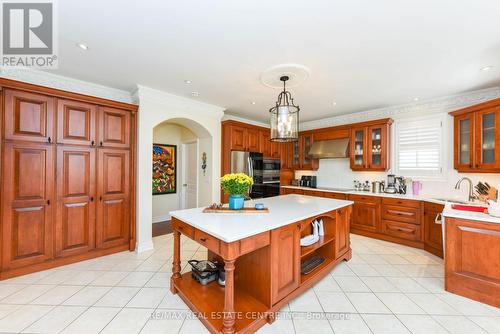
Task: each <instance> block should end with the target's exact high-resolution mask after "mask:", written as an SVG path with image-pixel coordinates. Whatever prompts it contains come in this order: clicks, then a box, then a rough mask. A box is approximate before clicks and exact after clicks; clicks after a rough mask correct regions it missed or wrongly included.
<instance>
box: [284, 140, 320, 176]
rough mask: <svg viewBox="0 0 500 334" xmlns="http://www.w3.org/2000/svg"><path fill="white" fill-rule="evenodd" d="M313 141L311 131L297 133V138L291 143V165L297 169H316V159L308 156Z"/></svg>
mask: <svg viewBox="0 0 500 334" xmlns="http://www.w3.org/2000/svg"><path fill="white" fill-rule="evenodd" d="M313 142H314V137H313V133H312V131H305V132H301V133H300V134H299V140H298V141H296V142H293V143H292V150H291V154H292V158H291V161H292V165H293V168H294V169H299V170H317V169H318V160H317V159H313V158H312V157H310V156H309V150H310V149H311V146H312V144H313Z"/></svg>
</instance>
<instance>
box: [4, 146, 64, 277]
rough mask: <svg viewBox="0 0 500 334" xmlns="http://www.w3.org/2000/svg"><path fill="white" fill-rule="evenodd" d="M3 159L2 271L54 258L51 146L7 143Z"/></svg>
mask: <svg viewBox="0 0 500 334" xmlns="http://www.w3.org/2000/svg"><path fill="white" fill-rule="evenodd" d="M3 149H4V156H3V161H2V169H3V182H2V271H6V270H12V269H16V268H22V267H26V266H30V265H34V264H38V263H43V262H45V261H47V260H50V259H51V258H52V257H53V252H52V250H53V243H52V240H53V235H52V228H53V225H52V215H53V206H54V204H55V201H54V196H53V192H54V189H53V177H54V169H53V168H54V165H53V158H52V157H53V147H52V145H49V144H40V143H6V144H4V146H3Z"/></svg>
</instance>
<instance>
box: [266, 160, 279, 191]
mask: <svg viewBox="0 0 500 334" xmlns="http://www.w3.org/2000/svg"><path fill="white" fill-rule="evenodd" d="M262 167H263V171H262V183H263V184H264V197H273V196H278V195H279V194H280V169H281V162H280V160H279V159H264V160H263V163H262Z"/></svg>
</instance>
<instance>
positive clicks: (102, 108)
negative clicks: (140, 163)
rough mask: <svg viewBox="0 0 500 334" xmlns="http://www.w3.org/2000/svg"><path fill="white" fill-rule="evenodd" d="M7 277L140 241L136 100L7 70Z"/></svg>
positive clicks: (1, 154) (3, 254) (3, 103)
mask: <svg viewBox="0 0 500 334" xmlns="http://www.w3.org/2000/svg"><path fill="white" fill-rule="evenodd" d="M0 108H1V118H0V122H1V124H0V131H1V150H0V158H1V166H0V181H1V185H0V188H1V193H0V196H1V198H0V202H1V205H0V211H1V212H0V217H1V224H0V240H1V246H0V259H1V260H0V279H4V278H8V277H13V276H18V275H23V274H26V273H30V272H34V271H38V270H43V269H47V268H51V267H55V266H59V265H63V264H67V263H71V262H76V261H80V260H84V259H88V258H93V257H97V256H102V255H105V254H110V253H113V252H118V251H123V250H133V249H134V247H135V169H134V165H135V163H134V162H135V155H136V152H135V140H136V138H135V137H136V112H137V106H135V105H131V104H126V103H121V102H115V101H110V100H106V99H100V98H95V97H91V96H86V95H81V94H76V93H70V92H66V91H61V90H56V89H51V88H47V87H41V86H36V85H32V84H27V83H22V82H17V81H13V80H8V79H0Z"/></svg>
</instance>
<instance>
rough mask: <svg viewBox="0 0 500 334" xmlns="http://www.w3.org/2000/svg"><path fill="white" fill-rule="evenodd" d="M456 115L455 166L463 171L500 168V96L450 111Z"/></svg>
mask: <svg viewBox="0 0 500 334" xmlns="http://www.w3.org/2000/svg"><path fill="white" fill-rule="evenodd" d="M450 115H452V116H453V117H454V137H453V138H454V154H453V155H454V167H455V169H456V170H457V171H459V172H469V173H482V172H484V173H496V172H499V171H500V99H495V100H491V101H488V102H484V103H481V104H478V105H475V106H471V107H467V108H464V109H461V110H457V111H454V112H452V113H450Z"/></svg>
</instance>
